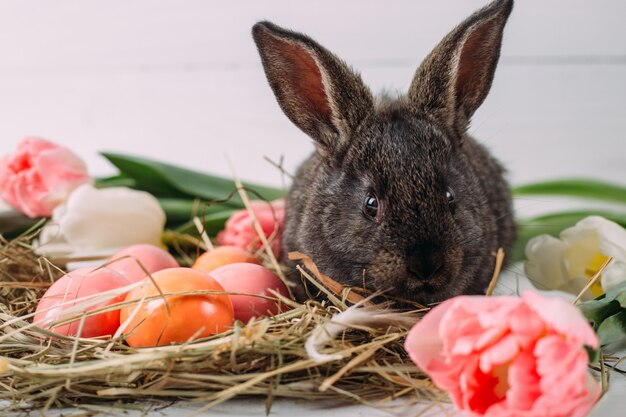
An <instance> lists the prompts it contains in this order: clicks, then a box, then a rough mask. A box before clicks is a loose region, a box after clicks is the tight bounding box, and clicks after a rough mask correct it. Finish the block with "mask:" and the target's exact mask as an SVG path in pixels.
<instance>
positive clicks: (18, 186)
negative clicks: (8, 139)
mask: <svg viewBox="0 0 626 417" xmlns="http://www.w3.org/2000/svg"><path fill="white" fill-rule="evenodd" d="M90 181H91V178H90V177H89V175H88V174H87V168H86V167H85V164H84V163H83V162H82V161H81V160H80V158H78V156H76V155H75V154H74V153H73V152H72V151H70V150H69V149H66V148H63V147H60V146H58V145H55V144H54V143H52V142H48V141H47V140H44V139H38V138H26V139H24V140H22V142H21V143H20V144H19V146H18V148H17V151H16V152H14V153H12V154H8V155H5V156H4V157H3V158H2V160H0V197H1V198H2V199H4V200H5V201H6V202H7V203H9V204H10V205H11V206H13V207H15V208H16V209H17V210H19V211H21V212H22V213H24V214H25V215H27V216H28V217H39V216H50V215H51V214H52V210H53V209H54V208H55V207H57V206H58V205H60V204H61V203H63V202H64V201H65V199H66V198H67V197H68V195H69V194H70V193H71V192H72V191H73V190H74V189H75V188H76V187H78V186H79V185H81V184H84V183H86V182H90Z"/></svg>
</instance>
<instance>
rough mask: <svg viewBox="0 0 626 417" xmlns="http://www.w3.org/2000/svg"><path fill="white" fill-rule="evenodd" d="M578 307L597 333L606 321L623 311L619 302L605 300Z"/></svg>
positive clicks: (583, 303)
mask: <svg viewBox="0 0 626 417" xmlns="http://www.w3.org/2000/svg"><path fill="white" fill-rule="evenodd" d="M577 307H578V309H579V310H580V311H581V312H582V313H583V315H584V316H585V317H586V318H587V320H589V322H590V323H591V325H592V326H593V329H594V330H596V331H597V330H598V328H599V327H600V326H601V325H602V323H603V322H604V320H606V319H607V318H608V317H611V316H613V315H614V314H617V313H619V312H620V311H621V310H622V309H621V306H620V305H619V303H618V302H617V301H614V300H605V299H602V300H589V301H584V302H582V303H580V304H578V305H577Z"/></svg>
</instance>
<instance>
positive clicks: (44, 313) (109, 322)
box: [33, 268, 130, 337]
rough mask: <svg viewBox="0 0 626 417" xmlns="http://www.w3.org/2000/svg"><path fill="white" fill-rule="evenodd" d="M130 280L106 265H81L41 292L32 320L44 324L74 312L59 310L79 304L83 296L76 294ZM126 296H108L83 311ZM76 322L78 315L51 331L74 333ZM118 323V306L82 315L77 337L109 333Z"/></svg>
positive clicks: (78, 321)
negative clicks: (110, 297) (100, 266)
mask: <svg viewBox="0 0 626 417" xmlns="http://www.w3.org/2000/svg"><path fill="white" fill-rule="evenodd" d="M128 284H130V282H129V281H128V279H126V278H125V277H124V276H123V275H121V274H120V273H118V272H116V271H113V270H111V269H109V268H100V269H96V270H94V268H81V269H77V270H75V271H72V272H70V273H68V274H67V275H64V276H62V277H61V278H59V279H58V280H57V281H56V282H55V283H54V284H52V286H51V287H50V288H48V291H46V293H45V294H44V296H43V297H42V298H41V300H40V301H39V304H38V305H37V311H36V314H35V318H34V319H33V323H35V325H37V326H39V327H43V328H48V326H49V323H50V322H51V321H56V320H59V319H64V318H69V317H72V316H74V315H75V314H76V313H74V312H72V313H68V315H64V314H63V312H64V311H65V310H67V309H69V308H71V307H73V306H74V305H76V304H81V303H83V302H86V301H87V300H82V301H75V300H76V299H78V298H82V297H87V296H90V295H94V294H99V293H101V292H104V291H109V290H113V289H115V288H119V287H123V286H125V285H128ZM125 297H126V293H124V294H121V295H118V296H117V297H114V298H112V299H108V300H105V301H101V302H99V303H97V304H95V305H93V306H90V307H89V308H87V309H86V311H93V310H97V309H100V308H102V307H106V306H109V305H111V304H115V303H118V302H121V301H123V300H124V298H125ZM79 326H80V316H79V318H78V319H77V320H76V321H73V322H71V323H67V324H64V325H62V326H59V327H54V328H52V329H50V330H52V331H53V332H55V333H58V334H60V335H64V336H77V335H78V329H79ZM119 326H120V310H113V311H109V312H106V313H100V314H97V315H95V316H90V317H87V318H85V322H84V324H83V328H82V331H81V333H80V336H81V337H97V336H106V335H112V334H114V333H115V331H116V330H117V328H118V327H119Z"/></svg>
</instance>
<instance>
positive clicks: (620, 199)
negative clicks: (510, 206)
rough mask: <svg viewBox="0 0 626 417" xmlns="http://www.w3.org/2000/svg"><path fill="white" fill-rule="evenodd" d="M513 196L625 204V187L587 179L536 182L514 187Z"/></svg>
mask: <svg viewBox="0 0 626 417" xmlns="http://www.w3.org/2000/svg"><path fill="white" fill-rule="evenodd" d="M513 194H514V195H515V196H521V195H560V196H566V197H580V198H587V199H592V200H602V201H613V202H617V203H626V188H625V187H623V186H620V185H617V184H611V183H609V182H605V181H598V180H589V179H562V180H554V181H545V182H537V183H532V184H527V185H522V186H519V187H515V188H514V189H513Z"/></svg>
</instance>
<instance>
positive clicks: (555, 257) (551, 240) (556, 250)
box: [524, 235, 568, 290]
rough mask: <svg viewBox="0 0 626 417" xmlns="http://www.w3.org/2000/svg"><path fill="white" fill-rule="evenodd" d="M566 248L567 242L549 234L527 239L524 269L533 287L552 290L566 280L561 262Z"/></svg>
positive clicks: (565, 272) (566, 276) (559, 286)
mask: <svg viewBox="0 0 626 417" xmlns="http://www.w3.org/2000/svg"><path fill="white" fill-rule="evenodd" d="M566 248H567V244H565V243H564V242H563V241H561V240H559V239H557V238H555V237H553V236H550V235H540V236H537V237H534V238H532V239H531V240H529V241H528V243H527V245H526V258H527V261H526V262H525V263H524V271H525V272H526V275H527V276H528V279H529V280H530V281H531V282H532V283H533V285H534V286H535V287H537V288H538V289H540V290H546V289H548V290H553V289H557V288H561V287H562V286H563V285H564V284H565V283H566V282H567V280H568V275H567V271H566V270H565V269H564V267H563V262H562V259H563V252H564V251H565V249H566Z"/></svg>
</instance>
